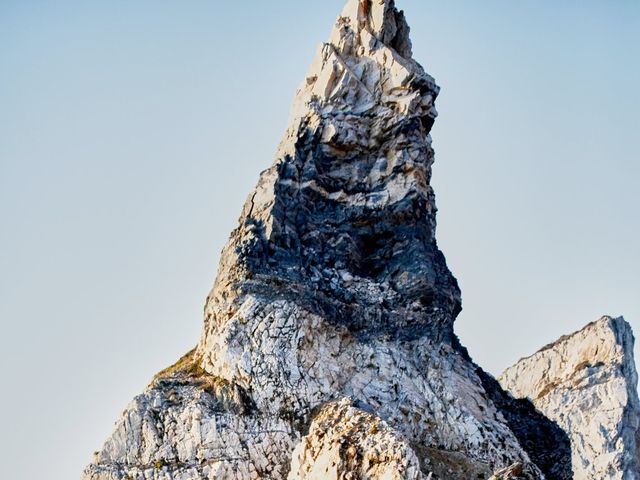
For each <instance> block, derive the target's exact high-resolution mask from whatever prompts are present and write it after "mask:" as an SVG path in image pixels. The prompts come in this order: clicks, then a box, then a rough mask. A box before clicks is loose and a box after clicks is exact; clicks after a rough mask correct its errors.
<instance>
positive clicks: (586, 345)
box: [499, 317, 640, 480]
mask: <svg viewBox="0 0 640 480" xmlns="http://www.w3.org/2000/svg"><path fill="white" fill-rule="evenodd" d="M633 343H634V338H633V333H632V332H631V327H630V326H629V324H628V323H627V322H625V321H624V319H622V318H610V317H604V318H602V319H600V320H599V321H597V322H594V323H591V324H589V325H588V326H587V327H585V328H584V329H582V330H580V331H579V332H576V333H574V334H572V335H568V336H566V337H562V338H561V339H560V340H558V341H557V342H555V343H552V344H551V345H547V346H546V347H544V348H543V349H542V350H540V351H539V352H537V353H535V354H533V355H532V356H530V357H527V358H524V359H522V360H520V361H519V362H518V363H516V364H515V365H514V366H513V367H511V368H509V369H507V370H506V371H505V372H504V373H503V374H502V375H501V376H500V378H499V381H500V383H501V384H502V386H503V387H504V388H505V389H506V390H508V391H510V392H511V393H512V394H513V395H514V396H515V397H517V398H528V399H530V400H531V401H532V402H533V403H534V405H535V406H536V407H537V408H538V409H539V410H540V411H541V412H543V413H544V414H545V415H547V416H548V417H549V418H550V419H552V420H554V421H556V422H557V423H558V424H559V425H560V426H561V427H562V428H563V429H564V430H566V431H567V432H568V433H569V435H570V438H571V448H572V465H573V474H574V476H573V478H574V479H576V480H590V479H595V478H597V479H612V480H613V479H616V480H618V479H620V480H635V479H638V478H640V470H639V464H638V447H639V446H640V442H639V438H638V435H639V431H638V427H639V426H640V403H639V401H638V390H637V382H638V375H637V373H636V366H635V362H634V358H633Z"/></svg>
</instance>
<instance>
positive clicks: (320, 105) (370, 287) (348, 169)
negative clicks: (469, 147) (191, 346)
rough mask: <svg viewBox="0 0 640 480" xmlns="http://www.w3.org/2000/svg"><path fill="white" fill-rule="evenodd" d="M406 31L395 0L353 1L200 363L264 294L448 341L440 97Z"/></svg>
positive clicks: (294, 128) (218, 301) (242, 235)
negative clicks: (439, 219) (441, 239)
mask: <svg viewBox="0 0 640 480" xmlns="http://www.w3.org/2000/svg"><path fill="white" fill-rule="evenodd" d="M408 31H409V27H408V26H407V25H406V22H405V20H404V16H403V14H402V13H401V12H398V10H397V9H396V8H395V6H394V2H392V1H386V2H379V1H374V2H367V1H350V2H349V3H348V5H347V7H346V8H345V10H344V12H343V13H342V15H341V16H340V17H339V18H338V21H337V23H336V26H335V27H334V30H333V32H332V34H331V38H330V41H329V42H328V43H324V44H323V45H322V46H321V47H320V49H319V51H318V53H317V55H316V58H315V60H314V62H313V64H312V66H311V68H310V71H309V73H308V74H307V76H306V78H305V80H304V81H303V83H302V85H301V87H300V89H299V90H298V92H297V94H296V98H295V100H294V108H293V111H292V117H291V120H290V126H289V128H288V129H287V133H286V135H285V137H284V139H283V141H282V143H281V145H280V147H279V150H278V153H277V155H276V161H275V163H274V164H273V166H272V167H271V168H269V169H268V170H266V171H265V172H263V173H262V175H261V177H260V181H259V183H258V186H257V188H256V191H255V192H254V193H253V194H252V195H251V196H250V197H249V199H248V200H247V203H246V204H245V207H244V210H243V212H242V215H241V218H240V225H239V227H238V229H237V230H236V231H234V232H233V234H232V236H231V239H230V240H229V243H228V245H227V247H226V248H225V251H224V255H223V257H224V259H223V262H222V263H221V266H220V271H219V274H218V278H217V281H216V284H215V286H214V288H213V290H212V292H211V295H210V297H209V300H208V302H207V307H206V330H205V335H204V340H203V342H202V343H201V347H200V351H201V353H202V354H203V356H206V355H207V353H208V351H210V350H212V349H213V348H212V347H211V346H210V344H209V338H211V337H213V338H214V339H215V338H218V337H219V332H220V329H221V328H224V325H225V324H226V322H227V321H228V319H229V318H230V316H233V315H234V312H235V311H236V310H237V308H238V306H239V305H240V304H241V303H242V301H243V299H244V298H246V295H261V294H264V293H265V292H266V293H268V295H270V296H274V295H278V296H280V297H281V298H283V299H295V301H296V302H297V303H299V304H304V306H305V308H306V309H308V310H309V311H311V312H314V313H317V314H320V315H325V316H326V317H327V318H329V319H331V321H333V322H336V323H340V324H342V325H346V326H348V327H349V329H350V330H351V331H353V332H354V333H358V334H362V335H365V336H367V335H368V336H371V335H393V336H400V337H406V338H409V337H415V336H425V335H427V336H430V337H431V338H433V339H435V340H445V341H450V340H451V338H452V335H453V327H452V325H453V320H454V318H455V316H456V314H457V313H458V312H459V310H460V291H459V289H458V286H457V283H456V281H455V279H454V278H453V276H452V275H451V273H450V272H449V270H448V269H447V266H446V263H445V260H444V256H443V255H442V254H441V252H440V251H439V250H438V248H437V245H436V241H435V224H436V222H435V214H436V207H435V200H434V195H433V191H432V189H431V186H430V179H431V165H432V163H433V149H432V148H431V138H430V136H429V132H430V130H431V126H432V125H433V121H434V119H435V117H436V115H437V112H436V110H435V107H434V101H435V98H436V96H437V94H438V87H437V86H436V84H435V82H434V80H433V78H431V77H430V76H429V75H427V74H426V73H425V72H424V70H423V69H422V68H421V67H420V66H419V65H418V64H417V63H416V62H414V61H413V60H411V59H410V42H409V38H408ZM399 52H401V53H402V55H401V54H400V53H399ZM403 55H404V56H403ZM214 342H215V340H214ZM214 350H215V349H214Z"/></svg>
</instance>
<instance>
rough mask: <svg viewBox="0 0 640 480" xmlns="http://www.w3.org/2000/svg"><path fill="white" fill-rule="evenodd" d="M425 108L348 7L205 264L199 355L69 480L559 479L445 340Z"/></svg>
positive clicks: (448, 290) (399, 28)
mask: <svg viewBox="0 0 640 480" xmlns="http://www.w3.org/2000/svg"><path fill="white" fill-rule="evenodd" d="M438 93H439V87H438V86H437V85H436V83H435V81H434V79H433V78H432V77H431V76H430V75H428V74H427V73H426V72H425V71H424V69H423V68H422V67H421V66H420V65H419V64H418V63H417V62H416V61H415V60H414V59H413V57H412V50H411V41H410V40H409V27H408V25H407V23H406V20H405V17H404V14H403V13H402V12H400V11H398V10H397V9H396V7H395V5H394V2H393V0H384V1H383V0H373V1H372V0H350V1H349V2H348V3H347V6H346V7H345V9H344V11H343V12H342V14H341V15H340V16H339V17H338V20H337V22H336V25H335V27H334V29H333V31H332V33H331V36H330V38H329V41H328V42H326V43H324V44H322V45H321V46H320V48H319V50H318V53H317V55H316V58H315V60H314V61H313V63H312V66H311V69H310V71H309V73H308V74H307V76H306V77H305V79H304V80H303V82H302V85H301V86H300V88H299V90H298V92H297V94H296V97H295V100H294V104H293V108H292V111H291V117H290V120H289V126H288V128H287V130H286V133H285V136H284V138H283V140H282V142H281V144H280V146H279V148H278V151H277V154H276V159H275V162H274V163H273V165H272V166H271V167H270V168H268V169H267V170H265V171H264V172H263V173H262V174H261V175H260V179H259V181H258V185H257V187H256V189H255V190H254V192H253V193H252V194H251V195H250V196H249V198H248V199H247V202H246V203H245V205H244V208H243V210H242V214H241V217H240V221H239V225H238V227H237V229H236V230H234V231H233V232H232V233H231V237H230V239H229V242H228V244H227V246H226V247H225V249H224V251H223V255H222V258H221V261H220V267H219V271H218V276H217V279H216V281H215V284H214V286H213V289H212V290H211V293H210V294H209V296H208V298H207V301H206V305H205V318H204V330H203V334H202V337H201V339H200V342H199V343H198V345H197V346H196V348H195V349H194V350H193V351H192V352H189V353H188V354H187V355H186V356H185V357H183V358H182V359H181V360H179V361H178V362H177V363H176V364H175V365H174V366H172V367H170V368H168V369H166V370H164V371H162V372H160V373H159V374H158V375H157V376H156V378H155V379H154V380H153V382H152V383H151V385H150V386H149V387H148V388H147V389H146V390H145V391H144V393H142V394H141V395H140V396H138V397H136V399H134V400H133V402H132V403H131V404H130V405H129V406H128V407H127V409H126V411H125V413H124V414H123V416H122V417H121V419H120V420H119V422H118V423H117V425H116V429H115V432H114V434H113V435H112V436H111V438H109V439H108V440H107V442H106V443H105V445H104V447H103V448H102V450H100V451H99V452H97V453H96V456H95V458H94V461H93V463H92V464H91V465H90V466H89V467H88V468H87V469H86V471H85V473H84V479H85V480H142V479H146V480H169V479H172V480H203V479H218V478H220V479H222V478H229V479H259V478H260V479H285V478H289V479H291V480H302V479H325V478H328V479H331V478H333V479H372V480H375V479H461V480H462V479H464V480H468V479H482V478H484V479H489V478H491V477H492V476H493V478H523V479H543V478H550V479H568V478H571V477H572V470H571V444H570V440H569V438H570V437H569V435H568V434H567V432H566V431H565V430H563V429H561V428H560V427H559V426H558V424H556V423H555V421H553V420H550V419H549V418H547V417H546V416H545V415H543V414H542V413H541V412H540V411H538V410H536V408H535V407H534V405H533V404H532V403H531V402H530V401H529V400H527V399H518V398H514V396H512V395H510V394H509V393H507V392H505V391H504V390H503V389H502V388H501V386H500V384H499V383H498V382H497V381H496V380H495V379H494V378H493V377H491V376H490V375H488V374H486V373H485V372H484V371H482V369H480V368H479V367H478V366H477V365H475V364H474V363H473V362H472V361H471V359H470V357H469V355H468V354H467V352H466V350H465V349H464V348H463V347H462V346H461V345H460V344H459V342H458V339H457V338H456V336H455V335H454V331H453V324H454V321H455V318H456V316H457V315H458V313H459V312H460V309H461V295H460V290H459V288H458V284H457V282H456V280H455V278H454V276H453V275H452V273H451V272H450V271H449V269H448V267H447V264H446V261H445V258H444V256H443V254H442V253H441V251H440V250H439V249H438V246H437V243H436V238H435V230H436V206H435V196H434V192H433V190H432V188H431V168H432V165H433V162H434V152H433V149H432V146H431V136H430V132H431V128H432V126H433V123H434V121H435V118H436V116H437V111H436V108H435V102H436V98H437V96H438ZM630 428H633V426H631V427H630ZM619 448H620V449H621V450H624V449H626V448H628V447H627V445H623V444H621V445H620V447H619ZM494 474H495V475H494ZM629 478H631V477H629Z"/></svg>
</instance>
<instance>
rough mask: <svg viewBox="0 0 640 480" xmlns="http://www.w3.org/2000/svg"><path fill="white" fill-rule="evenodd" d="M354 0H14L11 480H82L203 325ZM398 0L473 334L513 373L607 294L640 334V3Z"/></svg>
mask: <svg viewBox="0 0 640 480" xmlns="http://www.w3.org/2000/svg"><path fill="white" fill-rule="evenodd" d="M342 3H343V0H323V1H322V2H317V1H305V2H299V1H293V0H289V1H278V0H273V1H269V2H258V1H250V2H220V1H213V0H212V1H208V2H205V1H202V0H193V1H190V2H178V1H175V0H174V1H158V0H153V1H152V0H138V1H135V2H132V1H124V0H113V1H108V2H105V1H103V2H97V1H82V2H80V1H77V2H69V1H64V0H61V1H56V2H53V1H36V0H3V1H2V2H0V221H1V222H2V223H1V228H0V320H1V322H2V334H1V335H0V356H1V358H0V360H1V361H2V366H3V367H4V373H3V377H4V378H3V388H2V395H0V408H1V411H2V412H3V415H4V418H3V433H2V436H1V438H0V451H2V452H3V455H4V456H5V457H4V458H5V461H4V462H3V475H4V476H5V477H6V478H11V479H12V480H32V479H34V478H42V477H46V478H47V479H48V480H68V479H70V478H78V476H79V475H80V472H81V470H82V468H83V466H84V465H85V464H86V463H87V462H88V461H89V460H90V454H91V452H92V451H93V450H96V449H98V448H99V447H100V445H101V444H102V442H103V440H104V439H105V438H106V437H107V435H108V434H109V433H110V431H111V428H112V425H113V422H114V421H115V420H116V418H117V416H118V415H119V413H120V412H121V411H122V409H123V408H124V407H125V405H126V404H127V402H128V401H129V400H131V398H133V396H134V395H135V394H137V393H139V392H141V391H142V390H143V388H144V387H145V385H146V384H147V383H148V381H149V380H150V378H151V377H152V375H153V374H154V373H155V372H156V371H158V370H159V369H161V368H163V367H165V366H167V365H168V364H170V363H172V362H173V361H174V360H176V359H177V358H178V357H179V356H180V355H181V354H182V353H184V352H186V351H187V350H188V349H190V348H191V347H192V346H193V345H194V344H195V343H196V341H197V339H198V336H199V334H200V328H201V312H202V306H203V303H204V299H205V296H206V294H207V292H208V289H209V287H210V285H211V283H212V281H213V278H214V275H215V272H216V269H217V262H218V255H219V252H220V250H221V248H222V246H223V244H224V242H225V241H226V238H227V235H228V233H229V231H230V230H231V229H232V228H233V227H234V225H235V222H236V219H237V217H238V215H239V213H240V208H241V204H242V202H243V200H244V198H245V197H246V195H247V194H248V193H249V191H250V190H251V189H252V188H253V185H254V183H255V181H256V179H257V176H258V172H259V171H260V170H262V169H263V168H265V167H267V166H268V165H269V164H270V163H271V161H272V158H273V153H274V152H275V147H276V144H277V143H278V141H279V138H280V136H281V134H282V132H283V129H284V127H285V122H286V118H287V112H288V108H289V102H290V100H291V99H292V96H293V93H294V90H295V88H296V86H297V84H298V82H299V81H300V80H301V79H302V78H303V75H304V73H305V72H306V70H307V67H308V65H309V63H310V61H311V59H312V56H313V54H314V51H315V48H316V46H317V45H318V44H319V43H320V42H321V41H323V40H324V39H325V38H326V37H327V36H328V34H329V30H330V28H331V25H332V24H333V21H334V20H335V17H336V16H337V14H338V13H339V11H340V9H341V8H342ZM397 3H398V4H399V6H400V7H402V8H404V9H405V10H406V12H407V16H408V19H409V22H410V24H411V25H412V27H413V41H414V51H415V56H416V58H417V59H418V60H420V61H421V62H422V63H423V65H424V66H425V67H426V68H427V70H428V71H429V72H431V73H432V74H433V75H434V76H435V77H436V78H437V79H438V81H439V83H440V85H441V86H442V87H443V90H442V95H441V97H440V99H439V111H440V114H441V116H440V119H439V120H438V122H437V123H436V126H435V129H434V132H433V136H434V141H435V147H436V149H437V163H436V165H435V175H434V184H435V188H436V194H437V198H438V205H439V208H440V214H439V215H440V216H439V231H438V237H439V242H440V245H441V247H442V249H443V250H444V252H445V254H446V256H447V259H448V261H449V264H450V266H451V268H452V270H453V271H454V273H455V274H456V276H457V277H458V279H459V281H460V284H461V286H462V290H463V299H464V306H465V310H464V312H463V313H462V315H461V316H460V318H459V321H458V323H457V331H458V333H459V335H460V337H461V339H462V341H463V343H464V344H466V345H467V346H468V347H469V349H470V352H471V354H472V355H473V357H474V358H475V359H476V360H477V361H478V362H479V363H480V364H481V365H483V366H484V367H485V368H486V369H488V370H489V371H491V372H493V373H498V372H500V371H501V370H502V368H504V367H506V366H508V365H509V364H511V363H512V362H514V361H515V360H517V359H518V358H519V357H520V356H523V355H526V354H530V353H532V352H533V351H535V350H536V349H537V348H539V347H541V346H542V345H543V344H545V343H547V342H549V341H551V340H554V339H555V338H556V337H558V336H560V335H561V334H563V333H568V332H570V331H572V330H575V329H577V328H580V327H581V326H583V325H584V324H586V323H588V322H589V321H592V320H595V319H597V318H598V317H599V316H600V315H602V314H605V313H608V314H611V315H619V314H624V315H625V316H626V318H627V319H628V320H629V321H630V322H631V323H632V325H633V326H634V327H635V329H636V331H640V288H639V287H640V281H639V275H640V255H639V253H638V236H639V235H640V215H639V214H638V208H639V206H640V202H639V195H640V194H639V192H640V164H639V163H640V162H639V158H638V152H639V151H640V145H638V143H639V142H640V132H639V121H638V115H639V113H638V112H640V95H639V93H638V85H640V62H639V61H638V58H640V52H639V45H640V33H639V32H640V2H638V1H636V0H611V1H604V0H600V1H595V0H566V1H562V2H558V1H552V0H523V1H518V2H514V1H511V0H501V1H498V0H488V1H484V2H478V1H475V0H473V1H472V0H459V1H455V2H453V1H446V2H444V1H437V2H436V1H425V0H398V2H397Z"/></svg>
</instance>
